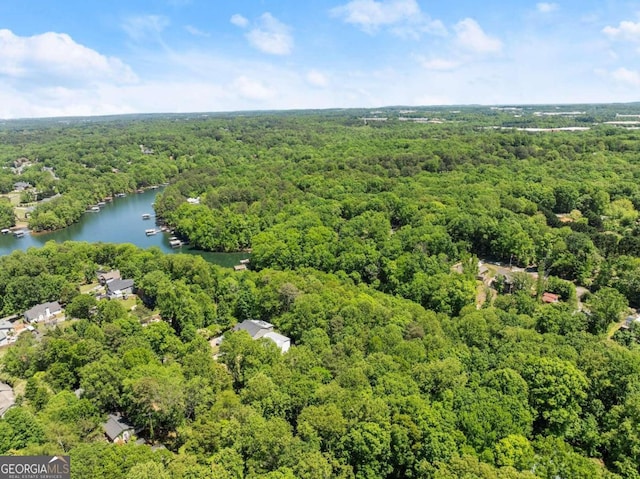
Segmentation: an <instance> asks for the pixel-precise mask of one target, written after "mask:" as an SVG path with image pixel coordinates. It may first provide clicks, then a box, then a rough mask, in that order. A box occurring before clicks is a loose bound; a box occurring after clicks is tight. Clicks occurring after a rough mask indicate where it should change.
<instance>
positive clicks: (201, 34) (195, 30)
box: [184, 25, 211, 37]
mask: <svg viewBox="0 0 640 479" xmlns="http://www.w3.org/2000/svg"><path fill="white" fill-rule="evenodd" d="M184 29H185V30H186V31H188V32H189V33H190V34H191V35H193V36H194V37H210V36H211V34H209V33H207V32H204V31H202V30H200V29H199V28H197V27H194V26H193V25H185V27H184Z"/></svg>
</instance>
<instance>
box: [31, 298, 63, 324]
mask: <svg viewBox="0 0 640 479" xmlns="http://www.w3.org/2000/svg"><path fill="white" fill-rule="evenodd" d="M61 312H62V306H60V303H58V302H57V301H53V302H51V303H42V304H36V305H35V306H34V307H33V308H31V309H29V310H27V311H25V312H24V319H25V320H26V321H27V322H29V323H37V322H40V321H47V320H49V319H51V318H53V317H54V316H55V315H56V314H60V313H61Z"/></svg>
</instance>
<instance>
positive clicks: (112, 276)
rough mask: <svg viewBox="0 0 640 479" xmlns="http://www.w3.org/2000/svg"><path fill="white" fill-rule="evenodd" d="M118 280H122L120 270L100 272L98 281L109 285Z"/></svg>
mask: <svg viewBox="0 0 640 479" xmlns="http://www.w3.org/2000/svg"><path fill="white" fill-rule="evenodd" d="M116 279H121V276H120V270H118V269H112V270H111V271H98V281H99V282H100V284H107V283H109V282H111V281H113V280H116Z"/></svg>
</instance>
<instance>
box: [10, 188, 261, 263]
mask: <svg viewBox="0 0 640 479" xmlns="http://www.w3.org/2000/svg"><path fill="white" fill-rule="evenodd" d="M160 191H161V190H160V189H158V190H147V191H145V192H144V193H139V194H135V193H132V194H129V195H127V196H126V197H124V198H114V199H113V201H112V202H110V203H107V204H106V205H105V206H102V207H100V211H99V212H96V213H85V214H84V215H82V217H81V218H80V221H78V222H77V223H75V224H73V225H71V226H69V227H68V228H65V229H63V230H59V231H53V232H51V233H38V234H29V233H27V234H25V235H24V237H22V238H15V237H14V236H13V235H12V234H6V235H0V255H6V254H10V253H11V252H12V251H14V250H18V249H20V250H26V249H27V248H32V247H35V248H38V247H41V246H43V245H44V244H45V243H46V242H47V241H56V242H58V243H62V242H64V241H87V242H89V243H97V242H99V241H101V242H103V243H132V244H134V245H136V246H138V247H140V248H149V247H151V246H156V247H158V248H160V249H161V250H162V251H163V252H165V253H186V254H197V255H199V256H202V257H203V258H204V259H206V260H207V261H209V262H211V263H214V264H218V265H220V266H225V267H232V266H233V265H236V264H238V263H239V262H240V260H241V259H245V258H249V257H250V256H251V255H250V254H249V253H210V252H207V251H201V250H197V249H191V248H190V247H188V246H182V247H180V248H172V247H171V245H170V244H169V237H170V236H171V235H170V234H169V233H163V232H159V233H157V234H155V235H152V236H147V235H146V234H145V230H147V229H159V227H158V226H157V225H156V223H155V216H154V211H153V206H152V205H153V202H154V201H155V197H156V195H157V194H158V193H159V192H160ZM143 214H149V215H150V216H151V218H150V219H148V220H145V219H142V215H143Z"/></svg>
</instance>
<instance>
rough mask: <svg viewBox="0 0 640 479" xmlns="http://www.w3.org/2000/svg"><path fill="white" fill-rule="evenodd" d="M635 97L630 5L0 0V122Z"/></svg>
mask: <svg viewBox="0 0 640 479" xmlns="http://www.w3.org/2000/svg"><path fill="white" fill-rule="evenodd" d="M638 100H640V0H638V1H634V0H628V1H624V0H597V1H596V0H558V1H549V2H536V1H523V0H483V1H478V0H430V1H427V0H424V1H423V0H351V1H348V0H302V1H301V0H278V1H275V0H254V1H245V0H235V1H222V0H144V1H142V0H108V1H87V0H82V1H78V0H64V1H55V2H54V1H50V0H28V1H24V0H3V1H2V2H0V118H18V117H43V116H64V115H101V114H115V113H134V112H193V111H236V110H264V109H299V108H333V107H379V106H385V105H438V104H448V105H452V104H469V103H481V104H511V103H576V102H613V101H638Z"/></svg>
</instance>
